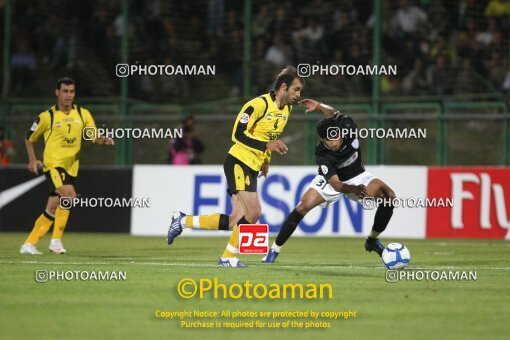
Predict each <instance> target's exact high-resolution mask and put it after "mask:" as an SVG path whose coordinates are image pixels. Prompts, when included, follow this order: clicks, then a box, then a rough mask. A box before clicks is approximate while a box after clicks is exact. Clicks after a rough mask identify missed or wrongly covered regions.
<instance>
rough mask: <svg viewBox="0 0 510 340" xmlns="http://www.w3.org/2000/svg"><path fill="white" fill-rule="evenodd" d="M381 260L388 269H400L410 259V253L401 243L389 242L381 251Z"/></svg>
mask: <svg viewBox="0 0 510 340" xmlns="http://www.w3.org/2000/svg"><path fill="white" fill-rule="evenodd" d="M382 261H383V263H384V265H385V266H386V267H388V268H389V269H402V268H404V267H406V266H407V265H408V264H409V261H411V254H410V253H409V250H408V249H407V248H406V246H404V245H403V244H400V243H390V244H388V245H387V246H386V248H384V250H383V252H382Z"/></svg>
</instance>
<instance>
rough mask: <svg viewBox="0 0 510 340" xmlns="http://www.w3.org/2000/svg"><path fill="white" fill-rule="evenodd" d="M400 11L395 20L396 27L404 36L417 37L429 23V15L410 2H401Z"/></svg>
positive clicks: (403, 0)
mask: <svg viewBox="0 0 510 340" xmlns="http://www.w3.org/2000/svg"><path fill="white" fill-rule="evenodd" d="M399 5H400V6H399V9H398V11H397V13H396V14H395V16H394V18H393V24H394V25H395V27H396V28H397V29H398V30H399V31H400V32H401V33H403V34H404V36H409V35H415V34H416V33H419V30H420V29H421V28H422V26H424V25H425V24H426V22H427V13H425V12H424V11H423V10H422V9H421V8H419V7H417V6H414V5H411V4H410V3H409V1H408V0H400V2H399Z"/></svg>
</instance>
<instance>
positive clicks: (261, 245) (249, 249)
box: [239, 224, 269, 254]
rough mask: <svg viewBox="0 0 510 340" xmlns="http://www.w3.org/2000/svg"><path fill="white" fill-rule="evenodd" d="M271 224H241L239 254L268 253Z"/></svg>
mask: <svg viewBox="0 0 510 340" xmlns="http://www.w3.org/2000/svg"><path fill="white" fill-rule="evenodd" d="M268 251H269V225H267V224H241V225H240V226H239V254H267V252H268Z"/></svg>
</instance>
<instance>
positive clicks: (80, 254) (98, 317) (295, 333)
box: [0, 233, 510, 339]
mask: <svg viewBox="0 0 510 340" xmlns="http://www.w3.org/2000/svg"><path fill="white" fill-rule="evenodd" d="M25 237H26V235H25V234H21V233H2V234H0V239H1V242H0V313H1V317H0V332H1V334H0V338H2V339H15V338H16V339H28V338H37V339H50V338H83V339H91V338H101V339H137V338H141V339H152V338H167V339H168V338H170V339H178V338H181V339H240V338H241V339H273V338H278V339H290V338H292V339H316V338H321V339H339V338H345V339H351V338H353V339H366V338H369V337H370V338H374V337H377V338H383V339H385V338H386V339H387V338H398V339H403V338H408V339H431V338H441V339H476V338H484V339H508V334H509V333H510V320H509V316H510V242H508V241H502V240H393V239H391V240H388V239H384V240H383V242H384V243H388V242H390V241H397V242H401V243H404V244H405V245H406V246H407V247H408V248H409V249H410V251H411V265H410V268H411V269H413V268H414V269H417V268H420V269H427V270H467V271H476V272H477V280H476V281H403V282H398V283H387V282H386V281H385V278H384V276H385V270H384V268H383V266H382V263H381V262H380V259H379V257H377V256H376V255H374V253H366V252H365V251H364V249H363V242H364V240H362V239H354V238H293V239H291V240H290V241H289V243H288V244H287V245H286V246H285V248H284V249H283V252H282V253H281V255H280V257H279V258H278V262H277V263H276V264H273V265H265V264H261V263H259V261H260V258H261V256H256V255H245V256H242V260H243V261H244V262H245V263H247V264H248V265H249V267H248V268H244V269H235V268H219V267H217V266H216V263H217V259H218V256H219V255H220V254H221V252H222V250H223V248H224V246H225V244H226V237H225V238H214V237H211V238H178V239H176V241H175V243H174V245H172V246H167V245H166V241H165V239H164V238H155V237H133V236H128V235H117V234H76V233H74V234H73V233H67V234H66V235H65V237H64V244H65V246H66V248H67V250H68V254H66V255H56V254H50V253H49V252H48V250H47V246H48V243H49V237H48V236H46V237H45V238H44V239H43V240H41V242H40V243H39V245H38V249H39V250H41V251H43V252H44V253H45V254H44V255H42V256H27V255H20V254H19V253H18V251H19V245H20V244H21V242H22V241H23V240H24V238H25ZM272 239H273V238H271V242H272ZM38 269H43V270H62V271H66V270H70V271H85V270H87V271H92V270H94V271H126V272H127V280H126V281H108V282H104V281H50V282H47V283H36V282H35V271H36V270H38ZM188 277H190V278H194V279H197V280H198V279H201V278H204V279H211V280H212V279H214V278H217V279H218V280H219V281H220V282H221V283H225V284H233V283H241V284H242V283H244V282H245V281H246V280H250V282H252V283H254V284H256V283H265V284H271V283H277V284H282V283H302V284H307V283H329V284H331V285H332V286H333V298H332V299H322V300H320V299H319V300H307V299H280V300H271V299H268V298H266V299H263V300H256V299H251V300H250V299H246V298H244V299H237V300H236V299H213V298H212V297H211V296H209V295H208V296H206V297H205V298H204V299H198V298H192V299H184V298H182V297H180V296H179V295H178V294H177V284H178V282H179V281H180V280H181V279H183V278H188ZM156 310H161V311H184V310H190V311H193V310H200V311H222V310H231V311H257V312H265V311H269V312H271V311H297V310H301V311H304V310H313V311H348V310H351V311H356V313H357V317H356V318H350V319H347V320H344V319H339V320H326V319H321V320H322V321H324V322H329V323H330V325H331V328H328V329H309V330H304V329H297V328H291V329H282V328H280V329H268V328H264V329H260V328H258V329H237V330H232V329H186V328H181V324H180V321H179V320H178V319H177V320H176V319H167V320H165V319H158V318H156V317H155V311H156ZM258 319H259V320H262V319H260V318H258ZM195 320H197V319H195ZM210 320H211V319H202V321H210ZM212 320H214V319H212ZM250 320H251V319H242V321H250ZM279 320H280V321H285V320H288V318H285V319H279ZM220 321H225V320H220ZM237 321H241V320H237ZM265 321H267V320H265ZM301 321H307V320H301Z"/></svg>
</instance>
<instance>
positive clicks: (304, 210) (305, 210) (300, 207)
mask: <svg viewBox="0 0 510 340" xmlns="http://www.w3.org/2000/svg"><path fill="white" fill-rule="evenodd" d="M310 210H312V208H311V207H310V206H308V205H306V204H303V203H301V204H299V205H298V206H297V207H296V211H297V212H298V213H300V214H301V215H303V216H305V215H306V214H308V212H309V211H310Z"/></svg>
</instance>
